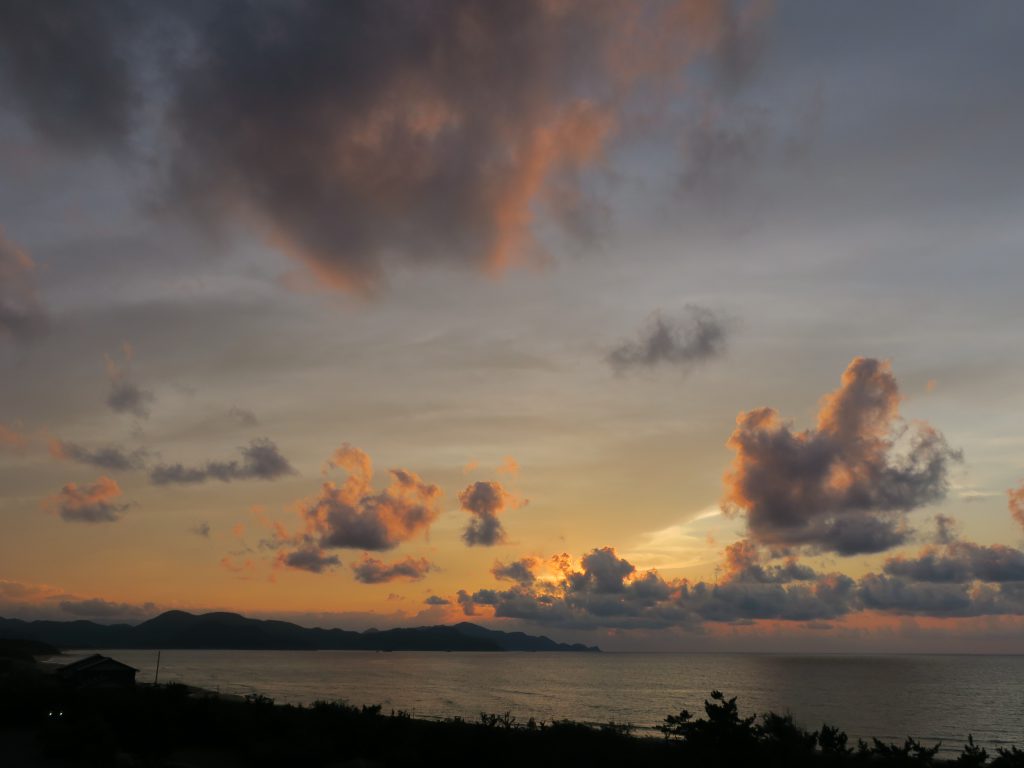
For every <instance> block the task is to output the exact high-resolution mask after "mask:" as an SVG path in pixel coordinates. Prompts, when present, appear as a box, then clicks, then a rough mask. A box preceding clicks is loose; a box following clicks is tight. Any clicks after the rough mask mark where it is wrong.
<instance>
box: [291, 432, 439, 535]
mask: <svg viewBox="0 0 1024 768" xmlns="http://www.w3.org/2000/svg"><path fill="white" fill-rule="evenodd" d="M328 467H334V468H342V469H344V470H346V471H347V472H348V477H347V478H346V479H345V482H344V483H342V484H341V485H340V486H339V485H336V484H335V483H333V482H325V483H324V484H323V486H322V487H321V490H320V494H319V495H318V496H317V497H316V498H314V499H312V500H309V501H305V502H303V504H302V517H303V520H304V522H305V526H306V530H305V531H304V532H302V533H300V534H298V535H297V536H295V537H291V538H289V537H288V536H287V535H284V534H282V536H281V537H279V540H278V541H276V542H275V546H288V545H289V544H294V543H295V542H299V544H300V546H308V545H309V544H310V543H312V544H314V545H315V546H317V547H319V548H323V549H330V548H336V549H364V550H370V551H377V552H380V551H385V550H389V549H394V548H395V547H397V546H398V545H399V544H400V543H401V542H403V541H407V540H408V539H411V538H412V537H414V536H416V535H417V534H420V533H426V532H427V530H428V529H429V528H430V525H431V523H433V522H434V520H435V519H437V516H438V514H439V510H438V501H439V499H440V497H441V489H440V488H439V487H438V486H436V485H434V484H432V483H425V482H423V480H421V479H420V477H419V476H418V475H416V474H415V473H414V472H410V471H408V470H406V469H392V470H391V473H390V474H391V483H390V485H389V486H388V487H387V488H385V489H384V490H382V491H374V489H373V463H372V462H371V460H370V457H369V456H368V455H367V454H366V453H365V452H364V451H361V450H359V449H358V448H354V447H353V446H350V445H348V444H345V445H343V446H342V447H341V448H339V449H338V450H336V451H335V452H334V454H333V455H332V456H331V458H330V460H329V461H328Z"/></svg>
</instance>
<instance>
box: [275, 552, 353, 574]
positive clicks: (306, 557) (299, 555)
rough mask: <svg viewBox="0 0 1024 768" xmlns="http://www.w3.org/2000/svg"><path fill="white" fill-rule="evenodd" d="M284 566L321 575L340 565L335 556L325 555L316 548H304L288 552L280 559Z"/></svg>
mask: <svg viewBox="0 0 1024 768" xmlns="http://www.w3.org/2000/svg"><path fill="white" fill-rule="evenodd" d="M282 561H283V562H284V564H285V565H287V566H289V567H291V568H298V569H300V570H303V571H309V572H310V573H323V572H324V571H325V570H329V569H330V568H335V567H338V566H340V565H341V560H340V559H339V558H338V556H337V555H327V554H324V552H323V551H322V550H321V549H319V548H318V547H304V548H302V549H297V550H295V551H294V552H288V553H287V554H285V555H284V556H283V557H282Z"/></svg>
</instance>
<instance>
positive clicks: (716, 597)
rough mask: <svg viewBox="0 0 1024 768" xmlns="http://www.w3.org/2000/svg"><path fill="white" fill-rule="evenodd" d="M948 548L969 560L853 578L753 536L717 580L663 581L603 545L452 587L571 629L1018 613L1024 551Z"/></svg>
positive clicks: (503, 614) (731, 552)
mask: <svg viewBox="0 0 1024 768" xmlns="http://www.w3.org/2000/svg"><path fill="white" fill-rule="evenodd" d="M957 547H960V548H959V549H956V548H954V552H953V554H952V555H951V556H956V557H960V558H962V559H963V560H964V561H966V565H960V566H958V568H956V569H953V570H952V571H950V570H949V568H948V567H947V566H943V567H939V568H936V567H935V564H934V563H931V562H929V561H928V560H927V558H924V557H922V558H919V559H918V560H917V561H908V560H900V559H895V558H891V559H890V560H889V561H888V563H887V564H886V568H885V570H886V573H882V574H877V573H870V574H867V575H866V576H863V577H861V578H860V579H853V578H850V577H849V576H846V575H844V574H841V573H819V572H816V571H814V570H813V569H811V568H809V567H807V566H805V565H803V564H802V563H799V562H798V561H796V560H794V559H793V558H786V559H783V560H781V562H775V560H776V559H773V558H772V557H771V555H770V553H767V552H765V551H764V550H763V549H761V548H758V547H757V546H756V545H755V544H754V543H753V542H750V541H740V542H737V543H735V544H733V545H730V547H728V548H727V549H726V552H725V565H726V569H725V571H726V572H725V575H724V577H723V579H722V580H721V581H720V582H719V581H717V580H716V582H715V583H708V582H705V581H689V580H687V579H673V580H666V579H664V578H662V577H661V575H659V574H658V573H657V571H654V570H647V571H640V570H638V569H637V568H636V566H634V565H633V563H631V562H629V561H628V560H626V559H625V558H622V557H620V556H619V555H618V554H617V553H616V552H615V550H614V549H612V548H610V547H603V548H599V549H594V550H591V551H590V552H589V553H587V554H586V555H584V556H583V557H582V558H581V559H580V561H579V565H573V562H572V560H571V559H570V558H569V557H568V556H567V555H561V556H559V557H556V558H553V560H554V561H555V562H556V563H560V570H561V573H562V577H561V578H559V579H555V580H551V579H549V578H543V579H535V580H534V581H533V582H525V581H523V582H519V583H517V584H515V585H513V586H511V587H510V588H508V589H478V590H475V591H468V590H459V592H458V603H459V606H460V607H461V609H462V611H463V613H465V614H466V615H467V616H474V615H478V614H479V613H481V612H482V611H489V612H490V613H492V614H493V615H494V616H496V617H500V618H515V619H521V620H526V621H531V622H535V623H538V624H545V625H556V626H562V627H567V628H575V629H595V628H618V629H661V628H666V627H677V628H682V629H687V630H700V629H701V628H702V627H703V625H705V624H706V623H708V622H715V623H731V624H746V623H750V622H757V621H784V622H802V623H804V622H822V621H831V620H836V619H841V618H843V617H846V616H849V615H851V614H855V613H859V612H863V611H873V612H879V613H886V614H892V615H915V616H935V617H970V616H998V615H1014V616H1017V615H1024V574H1022V572H1021V568H1022V564H1024V555H1022V553H1020V552H1019V551H1017V550H1011V549H1009V548H1006V547H998V546H995V547H982V546H980V545H974V544H965V543H960V544H958V545H957Z"/></svg>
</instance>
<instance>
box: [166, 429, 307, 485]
mask: <svg viewBox="0 0 1024 768" xmlns="http://www.w3.org/2000/svg"><path fill="white" fill-rule="evenodd" d="M239 450H240V451H241V453H242V461H241V462H239V461H208V462H207V463H206V464H203V465H202V466H196V467H186V466H185V465H183V464H158V465H156V466H155V467H153V469H152V470H151V471H150V473H149V481H150V482H151V483H153V484H154V485H169V484H172V483H180V484H190V483H205V482H206V481H207V480H220V481H221V482H224V483H229V482H231V481H232V480H276V479H277V478H279V477H284V476H285V475H292V474H295V469H294V468H293V467H292V465H291V464H289V463H288V460H287V459H286V458H285V457H284V456H282V455H281V452H280V451H279V450H278V449H277V446H276V445H275V444H274V442H273V441H272V440H269V439H267V438H265V437H264V438H257V439H255V440H251V441H250V442H249V445H248V446H246V447H244V448H240V449H239Z"/></svg>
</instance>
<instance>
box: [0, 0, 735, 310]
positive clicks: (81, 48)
mask: <svg viewBox="0 0 1024 768" xmlns="http://www.w3.org/2000/svg"><path fill="white" fill-rule="evenodd" d="M742 13H743V11H742V10H741V9H739V8H737V7H736V5H735V4H734V3H731V2H727V1H726V0H713V1H712V2H709V3H705V4H703V5H702V7H701V11H700V12H699V13H686V14H683V13H679V12H677V10H676V9H675V8H674V7H673V5H672V4H667V3H659V2H647V3H617V2H611V1H607V0H600V1H599V2H564V3H558V4H557V6H553V5H551V4H550V3H547V2H543V1H542V0H521V2H512V3H510V2H442V3H432V4H430V5H427V6H422V7H420V8H417V9H416V10H415V11H414V12H410V11H409V9H408V7H407V6H406V5H404V4H402V3H399V2H394V1H393V0H384V1H383V2H381V1H379V0H378V1H370V0H361V1H358V2H347V3H341V4H339V3H333V2H328V1H327V0H316V1H312V0H311V1H310V2H303V3H299V4H291V3H190V4H176V5H170V6H169V5H167V4H159V3H141V4H140V3H126V2H113V3H98V2H84V3H81V4H76V5H75V6H74V7H71V8H68V7H64V6H62V5H61V6H53V5H50V4H47V3H13V4H8V5H7V6H6V7H5V8H4V9H3V11H2V13H0V27H2V28H3V32H0V52H2V56H0V84H2V85H3V86H4V90H5V91H6V93H5V95H7V96H8V97H9V98H10V100H11V101H12V103H13V104H15V105H16V106H17V107H20V110H21V112H22V114H24V115H26V116H27V118H28V121H29V122H30V124H31V125H33V126H34V127H35V129H36V130H37V132H38V133H39V134H40V135H41V136H43V137H45V138H47V139H48V140H50V141H52V142H54V143H56V144H58V145H60V146H64V147H72V148H81V149H88V150H91V149H95V148H104V149H108V148H118V147H125V146H128V145H130V143H131V142H132V141H133V140H135V139H136V136H135V133H134V131H135V130H136V129H137V128H138V126H139V125H140V124H141V123H142V122H143V121H141V120H137V117H139V116H141V115H142V114H145V115H146V116H147V121H146V123H147V125H148V124H149V123H153V126H149V127H150V128H153V127H154V126H155V127H157V128H158V130H153V131H151V134H152V135H147V138H150V139H153V138H154V137H155V140H157V141H166V144H165V145H163V146H161V147H160V149H161V153H160V154H161V157H164V158H166V159H167V162H166V164H165V168H164V169H163V170H165V171H166V177H167V185H166V186H167V188H168V204H169V205H170V206H171V207H174V208H176V209H177V210H182V211H187V212H189V213H190V214H192V215H193V216H194V217H195V218H197V219H198V220H199V221H201V222H203V223H204V224H207V225H212V224H214V223H215V222H218V221H219V220H220V219H223V218H227V216H225V214H229V215H242V216H244V217H245V218H246V222H247V223H249V224H252V225H254V226H255V227H256V228H258V229H259V230H261V231H262V232H264V233H265V234H266V235H267V237H268V239H269V240H270V241H271V242H273V243H274V244H275V245H276V246H278V247H279V248H280V249H281V250H283V251H285V252H287V253H289V254H291V255H293V256H295V257H296V258H297V259H299V260H300V261H301V262H302V263H303V264H305V265H306V266H307V267H308V268H309V270H310V273H311V275H312V276H313V278H314V279H316V280H317V281H319V282H321V283H325V284H329V285H333V286H335V287H342V288H345V289H348V290H356V291H362V292H369V291H372V290H374V289H375V288H377V287H378V286H379V284H380V283H381V281H382V277H383V271H384V264H385V262H386V261H388V260H391V259H394V258H396V257H397V258H400V259H404V260H406V261H408V262H412V263H428V262H455V263H462V264H466V265H469V266H471V267H474V268H477V269H482V270H487V271H492V272H493V271H500V270H502V269H504V268H505V267H507V266H508V265H510V264H514V263H516V262H522V261H530V260H533V261H537V260H543V259H544V258H546V256H547V254H546V252H545V250H544V246H543V244H542V243H541V242H539V240H538V236H537V234H536V230H538V229H539V227H535V226H534V218H535V214H536V212H537V211H538V210H543V211H544V212H545V214H546V216H547V220H548V221H553V222H556V223H561V224H562V225H564V227H565V229H566V230H567V231H569V232H578V231H584V232H586V231H589V230H591V229H592V226H590V225H589V224H588V221H589V220H590V219H591V218H592V217H589V216H588V215H587V211H588V208H589V205H590V204H591V200H590V198H591V195H588V194H585V193H583V192H582V189H581V184H580V180H581V176H582V174H584V173H586V172H587V171H588V170H589V169H591V168H593V167H595V166H597V165H599V164H600V163H601V160H602V158H603V157H604V154H605V152H606V150H607V149H608V147H609V146H610V144H611V142H612V140H613V138H614V137H615V136H616V135H617V133H618V131H619V128H620V125H621V124H625V123H631V124H635V123H637V121H635V120H631V116H630V114H626V113H627V112H629V111H631V110H630V105H632V101H631V100H630V99H627V98H625V96H626V95H627V94H630V93H635V92H640V91H642V92H644V93H645V94H647V95H648V96H653V97H654V98H657V94H660V93H661V92H662V91H664V92H670V91H671V89H670V88H668V87H666V86H670V85H677V84H678V83H679V80H680V76H681V74H682V72H683V70H684V69H685V67H686V66H687V65H688V64H689V63H690V62H691V61H693V60H694V59H696V58H700V57H705V56H706V57H708V58H709V60H710V62H711V65H712V69H713V70H714V71H716V72H723V73H724V72H732V73H733V75H732V76H727V77H725V79H724V81H723V82H727V83H735V82H736V80H737V77H736V74H737V73H745V72H748V71H749V67H748V66H739V65H737V64H736V63H735V62H740V61H745V62H746V61H751V60H752V57H751V56H750V55H749V54H750V53H751V51H753V50H754V49H755V48H754V46H753V40H754V36H753V35H752V34H751V28H752V26H753V25H751V24H750V23H746V22H744V21H741V19H740V16H741V14H742ZM747 21H749V18H748V19H747ZM622 29H629V30H630V34H628V35H623V34H620V33H619V32H620V30H622ZM156 39H159V41H160V44H159V45H150V44H143V43H148V42H149V41H151V40H156ZM142 73H145V78H146V81H145V83H143V75H142ZM154 82H155V83H156V84H157V86H156V87H153V83H154ZM151 92H152V93H154V94H159V95H158V96H156V95H154V96H152V97H151V96H150V93H151ZM147 99H151V100H150V101H146V100H147ZM165 104H166V109H164V108H163V107H164V105H165ZM620 113H621V114H620ZM239 126H245V130H239Z"/></svg>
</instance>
